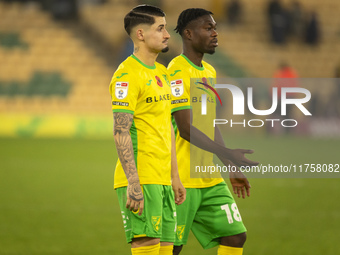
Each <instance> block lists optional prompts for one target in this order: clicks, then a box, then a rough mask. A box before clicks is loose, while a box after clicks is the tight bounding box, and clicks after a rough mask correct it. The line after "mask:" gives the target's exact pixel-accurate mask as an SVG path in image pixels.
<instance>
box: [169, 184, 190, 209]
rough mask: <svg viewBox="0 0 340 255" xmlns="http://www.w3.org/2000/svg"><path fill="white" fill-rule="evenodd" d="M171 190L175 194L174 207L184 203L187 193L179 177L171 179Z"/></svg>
mask: <svg viewBox="0 0 340 255" xmlns="http://www.w3.org/2000/svg"><path fill="white" fill-rule="evenodd" d="M172 190H173V191H174V193H175V203H176V205H180V204H182V203H183V202H184V201H185V198H186V195H187V191H186V189H185V188H184V186H183V184H182V182H181V180H180V179H179V177H176V178H172Z"/></svg>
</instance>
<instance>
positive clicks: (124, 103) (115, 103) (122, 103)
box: [112, 101, 129, 106]
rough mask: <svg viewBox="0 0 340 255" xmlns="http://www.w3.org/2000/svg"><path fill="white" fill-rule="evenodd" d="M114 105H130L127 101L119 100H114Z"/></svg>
mask: <svg viewBox="0 0 340 255" xmlns="http://www.w3.org/2000/svg"><path fill="white" fill-rule="evenodd" d="M112 105H118V106H129V103H126V102H119V101H112Z"/></svg>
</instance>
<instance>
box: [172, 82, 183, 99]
mask: <svg viewBox="0 0 340 255" xmlns="http://www.w3.org/2000/svg"><path fill="white" fill-rule="evenodd" d="M183 92H184V87H183V80H182V79H179V80H173V81H171V93H172V95H173V96H175V97H180V96H181V95H183Z"/></svg>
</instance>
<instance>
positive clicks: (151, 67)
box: [131, 54, 156, 69]
mask: <svg viewBox="0 0 340 255" xmlns="http://www.w3.org/2000/svg"><path fill="white" fill-rule="evenodd" d="M131 57H132V58H133V59H135V60H137V61H138V62H139V63H140V64H141V65H142V66H144V67H146V68H149V69H155V68H156V64H154V65H153V66H148V65H146V64H144V63H143V62H142V61H140V60H139V58H137V57H136V56H135V55H133V54H132V55H131Z"/></svg>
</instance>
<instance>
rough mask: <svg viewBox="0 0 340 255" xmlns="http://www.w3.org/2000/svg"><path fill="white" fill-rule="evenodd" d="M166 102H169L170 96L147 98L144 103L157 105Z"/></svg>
mask: <svg viewBox="0 0 340 255" xmlns="http://www.w3.org/2000/svg"><path fill="white" fill-rule="evenodd" d="M166 100H171V95H170V94H164V95H158V96H153V97H147V98H146V100H145V101H146V103H157V102H160V101H166Z"/></svg>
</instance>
